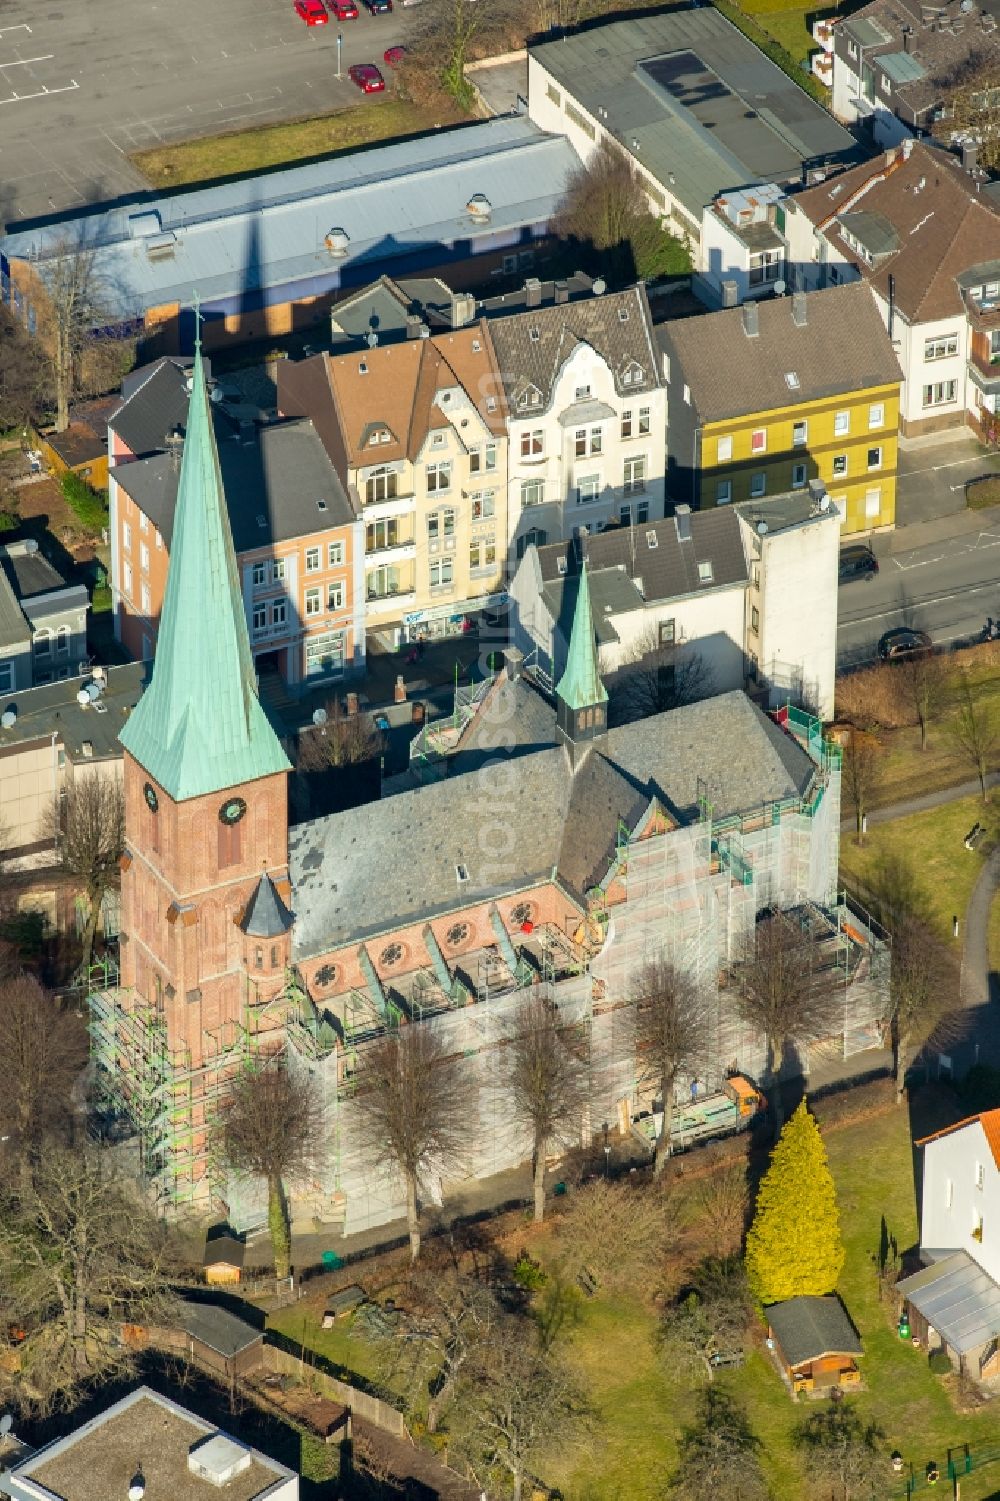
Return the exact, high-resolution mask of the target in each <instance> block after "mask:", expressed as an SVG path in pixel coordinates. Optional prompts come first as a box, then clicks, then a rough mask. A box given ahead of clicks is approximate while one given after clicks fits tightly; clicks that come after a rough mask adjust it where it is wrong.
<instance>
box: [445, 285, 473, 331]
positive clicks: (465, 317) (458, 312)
mask: <svg viewBox="0 0 1000 1501" xmlns="http://www.w3.org/2000/svg"><path fill="white" fill-rule="evenodd" d="M475 316H476V299H475V298H474V297H473V296H471V295H470V294H469V293H468V292H452V294H451V326H452V328H464V327H465V325H466V324H467V323H471V322H472V320H473V318H475Z"/></svg>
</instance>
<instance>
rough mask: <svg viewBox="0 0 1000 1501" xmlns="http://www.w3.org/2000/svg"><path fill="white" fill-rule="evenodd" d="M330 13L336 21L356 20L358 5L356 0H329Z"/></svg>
mask: <svg viewBox="0 0 1000 1501" xmlns="http://www.w3.org/2000/svg"><path fill="white" fill-rule="evenodd" d="M327 4H328V5H329V7H330V14H331V16H332V17H333V19H334V20H335V21H356V20H357V19H358V7H357V6H356V5H355V3H354V0H327Z"/></svg>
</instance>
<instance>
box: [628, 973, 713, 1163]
mask: <svg viewBox="0 0 1000 1501" xmlns="http://www.w3.org/2000/svg"><path fill="white" fill-rule="evenodd" d="M633 992H634V997H635V1007H636V1051H637V1054H638V1060H639V1072H640V1078H641V1082H642V1083H644V1084H647V1085H652V1086H653V1087H654V1088H655V1089H657V1090H658V1091H659V1095H660V1099H661V1100H662V1101H663V1126H662V1129H661V1131H660V1135H659V1139H658V1141H657V1143H656V1156H655V1159H654V1171H655V1172H656V1173H660V1172H662V1171H663V1168H664V1166H665V1165H666V1162H667V1158H668V1157H669V1156H670V1132H671V1128H672V1125H673V1114H674V1089H675V1087H676V1084H677V1080H678V1079H679V1077H680V1075H681V1074H682V1073H683V1072H685V1071H686V1072H688V1073H692V1074H695V1073H697V1071H698V1068H699V1066H700V1063H701V1059H702V1057H703V1055H704V1052H705V1044H706V1020H707V1018H706V1014H705V1001H704V997H703V996H702V993H701V991H700V989H699V987H698V985H697V983H696V982H695V980H694V978H693V977H692V976H691V975H689V974H686V973H685V972H684V971H683V970H681V969H679V968H678V967H677V966H676V965H675V964H673V963H672V962H671V961H670V960H669V959H668V958H667V956H666V955H665V954H659V955H658V956H657V957H656V958H654V959H650V960H649V962H648V963H647V964H645V965H644V966H643V967H642V969H641V970H640V971H639V974H638V976H637V977H636V980H635V984H634V986H633Z"/></svg>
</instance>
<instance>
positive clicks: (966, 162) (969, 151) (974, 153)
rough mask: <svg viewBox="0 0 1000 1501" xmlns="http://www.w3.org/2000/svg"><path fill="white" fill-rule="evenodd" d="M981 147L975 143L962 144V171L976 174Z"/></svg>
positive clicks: (966, 142)
mask: <svg viewBox="0 0 1000 1501" xmlns="http://www.w3.org/2000/svg"><path fill="white" fill-rule="evenodd" d="M978 154H979V147H978V145H977V143H976V142H975V141H963V142H962V171H963V172H975V170H976V161H977V157H978Z"/></svg>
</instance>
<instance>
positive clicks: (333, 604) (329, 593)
mask: <svg viewBox="0 0 1000 1501" xmlns="http://www.w3.org/2000/svg"><path fill="white" fill-rule="evenodd" d="M326 608H327V609H328V610H332V611H334V612H336V611H337V610H342V609H343V608H344V585H343V582H342V581H341V580H340V579H337V580H336V581H335V582H334V583H331V584H327V586H326Z"/></svg>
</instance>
